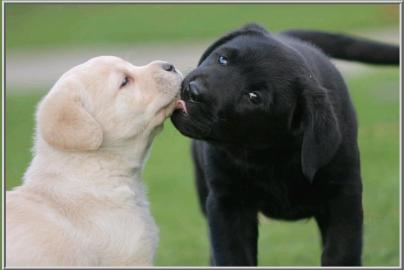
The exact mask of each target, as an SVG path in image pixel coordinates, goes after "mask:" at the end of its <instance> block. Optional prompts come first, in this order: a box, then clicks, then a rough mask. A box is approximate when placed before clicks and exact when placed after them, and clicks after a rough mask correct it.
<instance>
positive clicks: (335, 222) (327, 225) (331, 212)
mask: <svg viewBox="0 0 404 270" xmlns="http://www.w3.org/2000/svg"><path fill="white" fill-rule="evenodd" d="M316 220H317V224H318V225H319V228H320V232H321V236H322V243H323V254H322V256H321V265H323V266H360V265H361V254H362V227H363V225H362V224H363V211H362V199H361V196H360V195H341V196H338V197H336V198H334V199H332V200H330V201H329V202H328V204H327V206H326V211H325V213H323V214H321V215H317V216H316Z"/></svg>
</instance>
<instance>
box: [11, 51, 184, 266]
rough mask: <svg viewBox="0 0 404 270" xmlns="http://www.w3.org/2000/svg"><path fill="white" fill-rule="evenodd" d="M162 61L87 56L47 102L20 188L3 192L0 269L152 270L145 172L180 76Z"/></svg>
mask: <svg viewBox="0 0 404 270" xmlns="http://www.w3.org/2000/svg"><path fill="white" fill-rule="evenodd" d="M162 63H163V62H161V61H155V62H152V63H150V64H149V65H146V66H141V67H137V66H133V65H131V64H130V63H128V62H126V61H124V60H122V59H119V58H117V57H112V56H102V57H97V58H93V59H91V60H89V61H87V62H85V63H84V64H81V65H79V66H77V67H74V68H73V69H71V70H69V71H68V72H66V73H65V74H64V75H63V76H62V77H61V78H60V79H59V80H58V82H57V83H56V84H55V85H54V87H53V88H52V89H51V91H50V92H49V93H48V94H47V95H46V96H45V97H44V99H43V100H42V101H41V103H40V105H39V106H38V110H37V115H36V121H37V130H36V136H35V144H34V153H33V160H32V162H31V164H30V166H29V168H28V170H27V171H26V173H25V176H24V183H23V185H22V186H20V187H17V188H15V189H14V190H12V191H8V192H7V193H6V254H7V256H6V266H149V265H152V264H153V257H154V254H155V250H156V246H157V242H158V230H157V227H156V225H155V223H154V220H153V218H152V216H151V214H150V210H149V205H148V201H147V198H146V194H145V189H144V186H143V183H142V180H141V172H142V169H143V166H144V163H145V160H146V157H147V153H148V150H149V147H150V145H151V143H152V140H153V137H154V136H155V135H156V134H157V132H158V131H159V130H160V129H161V126H162V124H163V122H164V120H165V119H166V118H167V117H168V116H169V115H170V114H171V112H172V110H173V108H174V105H175V104H174V103H175V100H176V96H177V95H178V91H179V88H180V81H181V77H182V76H181V75H180V74H179V73H175V72H168V71H165V70H163V69H162V68H161V64H162ZM125 76H126V77H127V78H129V80H128V83H127V85H125V86H124V87H122V88H121V87H120V86H121V85H122V83H123V82H124V80H125Z"/></svg>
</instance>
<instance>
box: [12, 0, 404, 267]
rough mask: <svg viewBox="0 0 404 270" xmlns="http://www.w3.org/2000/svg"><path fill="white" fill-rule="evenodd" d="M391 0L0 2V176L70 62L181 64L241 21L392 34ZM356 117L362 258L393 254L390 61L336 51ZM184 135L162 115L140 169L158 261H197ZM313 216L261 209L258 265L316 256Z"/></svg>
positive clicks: (24, 151) (16, 164)
mask: <svg viewBox="0 0 404 270" xmlns="http://www.w3.org/2000/svg"><path fill="white" fill-rule="evenodd" d="M399 7H400V6H399V4H299V5H297V4H225V5H224V4H147V5H146V4H23V3H6V4H5V30H6V33H5V37H6V40H5V45H6V48H5V49H6V58H5V60H6V63H5V68H6V89H5V90H6V108H5V112H6V118H5V119H6V123H5V126H6V132H5V134H6V166H5V168H6V184H7V186H6V188H7V189H8V190H9V189H12V188H13V187H14V186H16V185H19V184H20V183H21V179H22V176H23V174H24V171H25V170H26V168H27V166H28V165H29V162H30V160H31V148H32V141H33V140H32V135H33V132H34V122H33V119H34V111H35V108H36V104H37V103H38V101H39V100H40V99H41V97H42V96H43V95H44V94H45V93H46V92H47V91H48V90H49V89H50V88H51V87H52V84H53V83H54V82H56V80H57V79H58V78H59V77H60V76H61V75H62V74H63V72H65V71H67V70H68V69H69V68H71V67H72V66H75V65H77V64H80V63H82V62H84V61H86V60H87V59H89V58H91V57H94V56H97V55H116V56H120V57H123V58H125V59H127V60H129V61H132V62H133V63H134V64H136V65H143V64H146V63H148V62H150V61H152V60H155V59H161V60H166V61H170V62H172V63H174V64H175V65H176V66H177V67H178V68H180V69H181V70H182V71H183V73H187V72H189V71H190V70H191V69H192V68H194V67H195V65H196V63H197V61H198V58H199V56H200V55H201V54H202V52H203V50H204V49H205V48H206V47H207V46H208V45H209V44H210V43H211V42H213V41H214V40H215V39H216V38H218V37H219V36H221V35H222V34H224V33H225V32H228V31H230V30H232V29H234V28H237V27H240V26H241V25H243V24H245V23H248V22H257V23H260V24H262V25H264V26H265V27H267V28H268V29H269V30H270V31H272V32H277V31H282V30H287V29H292V28H295V29H318V30H324V31H333V32H343V33H348V34H352V35H357V36H362V37H368V38H372V39H374V40H379V41H385V42H390V43H393V44H399ZM335 63H336V65H337V66H338V67H339V69H340V70H341V72H342V73H343V75H344V77H345V78H346V80H347V83H348V85H349V88H350V92H351V95H352V99H353V102H354V104H355V107H356V109H357V114H358V118H359V125H360V128H359V144H360V150H361V159H362V177H363V181H364V208H365V209H364V210H365V230H364V231H365V234H364V254H363V263H364V265H371V266H397V265H399V251H400V250H399V238H400V235H399V188H400V186H399V181H400V179H399V168H400V167H399V91H400V89H399V68H398V67H381V66H379V67H377V66H368V65H362V64H357V63H356V64H355V63H347V62H343V61H336V62H335ZM189 143H190V140H189V139H188V138H185V137H183V136H182V135H180V133H179V132H177V131H176V130H175V129H174V128H173V126H172V124H171V122H170V121H167V122H166V124H165V130H164V131H163V133H162V134H161V135H159V136H158V137H157V138H156V140H155V143H154V145H153V148H152V152H151V157H150V159H149V161H148V163H147V165H146V171H145V173H144V180H145V182H146V185H147V186H148V190H149V198H150V201H151V207H152V212H153V215H154V216H155V219H156V222H157V224H158V225H159V227H160V245H159V249H158V253H157V259H156V265H158V266H175V265H177V266H206V265H208V262H209V244H208V236H207V228H206V223H205V220H204V218H203V217H202V215H201V213H200V210H199V206H198V204H197V198H196V192H195V189H194V182H193V171H192V164H191V159H190V153H189V152H190V151H189ZM320 256H321V249H320V239H319V236H318V232H317V228H316V226H315V222H314V221H313V220H302V221H298V222H280V221H275V220H270V219H267V218H265V217H260V238H259V265H260V266H279V265H282V266H318V265H320Z"/></svg>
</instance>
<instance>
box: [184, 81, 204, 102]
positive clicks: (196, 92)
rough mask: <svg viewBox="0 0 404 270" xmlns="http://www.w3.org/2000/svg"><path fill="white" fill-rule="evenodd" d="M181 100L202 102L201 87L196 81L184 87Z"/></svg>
mask: <svg viewBox="0 0 404 270" xmlns="http://www.w3.org/2000/svg"><path fill="white" fill-rule="evenodd" d="M182 95H183V99H185V100H187V101H190V102H201V101H202V87H201V85H200V84H199V83H198V82H197V81H191V82H189V83H187V84H185V85H184V87H183V91H182Z"/></svg>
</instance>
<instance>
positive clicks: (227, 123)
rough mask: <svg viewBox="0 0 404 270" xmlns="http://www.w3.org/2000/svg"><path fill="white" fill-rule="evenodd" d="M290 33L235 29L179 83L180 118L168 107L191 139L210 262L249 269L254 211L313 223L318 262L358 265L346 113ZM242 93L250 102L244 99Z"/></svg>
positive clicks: (358, 221)
mask: <svg viewBox="0 0 404 270" xmlns="http://www.w3.org/2000/svg"><path fill="white" fill-rule="evenodd" d="M295 36H296V35H293V37H290V36H289V34H288V33H283V34H282V33H281V34H278V35H272V34H271V33H269V32H267V31H266V30H265V29H264V28H262V27H260V26H258V25H255V24H250V25H247V26H245V27H243V28H240V29H237V30H235V31H233V32H231V33H229V34H227V35H225V36H224V37H222V38H220V39H219V40H218V41H216V42H214V43H213V44H212V45H211V46H210V47H209V48H208V49H207V50H206V52H205V53H204V54H203V55H202V57H201V59H200V61H199V65H198V67H197V68H196V69H195V70H194V71H192V72H191V73H190V74H189V75H188V76H186V78H185V79H184V81H183V85H182V86H183V87H182V88H183V89H182V93H181V97H182V99H183V100H184V101H185V102H186V104H187V111H188V113H185V112H183V111H180V110H177V111H175V112H174V113H173V115H172V121H173V123H174V125H175V126H176V127H177V129H178V130H179V131H180V132H181V133H182V134H184V135H186V136H189V137H191V138H194V140H193V142H192V156H193V160H194V164H195V175H196V183H197V189H198V194H199V199H200V204H201V208H202V211H203V212H204V213H205V214H206V216H207V219H208V224H209V233H210V240H211V248H212V258H211V262H212V264H214V265H219V266H229V265H233V266H236V265H239V266H247V265H250V266H253V265H257V238H258V221H257V214H258V212H262V213H263V214H265V215H266V216H268V217H271V218H275V219H282V220H298V219H302V218H310V217H314V218H315V219H316V221H317V223H318V226H319V229H320V232H321V237H322V243H323V254H322V260H321V261H322V265H350V266H353V265H360V264H361V250H362V220H363V213H362V184H361V175H360V162H359V150H358V145H357V123H356V116H355V111H354V108H353V105H352V103H351V100H350V97H349V95H348V91H347V87H346V85H345V83H344V80H343V78H342V77H341V75H340V73H339V72H338V71H337V69H336V68H335V67H334V65H333V64H332V63H331V62H330V61H329V59H328V57H326V56H325V55H324V53H323V52H322V51H321V50H320V49H318V48H317V47H314V46H312V45H310V44H309V43H307V42H306V41H304V42H303V41H300V40H299V39H297V38H296V37H295ZM316 45H317V46H321V44H316ZM328 50H329V49H328ZM220 56H226V57H227V59H228V64H227V65H220V64H219V63H218V58H219V57H220ZM190 82H193V85H196V89H194V90H193V91H191V90H190V89H191V87H190V85H191V84H190ZM252 91H254V93H255V94H256V95H259V97H260V101H259V100H258V101H256V100H255V101H254V100H253V101H251V100H250V99H249V97H250V96H251V95H250V94H249V93H250V92H252ZM292 244H293V243H291V245H292ZM274 248H276V247H274ZM285 264H287V262H285Z"/></svg>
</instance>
